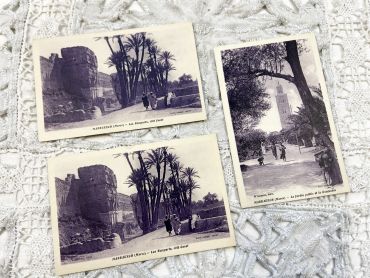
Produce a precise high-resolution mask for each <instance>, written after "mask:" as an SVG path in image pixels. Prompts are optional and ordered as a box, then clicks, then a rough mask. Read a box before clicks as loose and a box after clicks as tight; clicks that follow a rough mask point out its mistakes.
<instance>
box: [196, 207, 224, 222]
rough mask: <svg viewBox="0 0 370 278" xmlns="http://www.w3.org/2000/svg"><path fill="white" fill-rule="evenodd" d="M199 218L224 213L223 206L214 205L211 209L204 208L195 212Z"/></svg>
mask: <svg viewBox="0 0 370 278" xmlns="http://www.w3.org/2000/svg"><path fill="white" fill-rule="evenodd" d="M197 213H198V214H199V216H200V218H201V219H204V218H211V217H216V216H222V215H226V210H225V206H224V205H222V206H219V207H214V208H211V209H204V210H200V211H198V212H197Z"/></svg>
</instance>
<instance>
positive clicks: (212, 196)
mask: <svg viewBox="0 0 370 278" xmlns="http://www.w3.org/2000/svg"><path fill="white" fill-rule="evenodd" d="M203 202H204V206H208V205H212V204H215V203H217V202H218V197H217V194H216V193H211V192H208V194H207V195H205V196H204V197H203Z"/></svg>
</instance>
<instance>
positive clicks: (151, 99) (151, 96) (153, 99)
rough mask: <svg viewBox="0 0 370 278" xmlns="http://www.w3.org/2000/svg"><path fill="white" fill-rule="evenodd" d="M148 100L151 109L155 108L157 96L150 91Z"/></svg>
mask: <svg viewBox="0 0 370 278" xmlns="http://www.w3.org/2000/svg"><path fill="white" fill-rule="evenodd" d="M149 102H150V107H152V109H153V110H155V109H157V96H156V95H155V93H153V92H151V93H150V94H149Z"/></svg>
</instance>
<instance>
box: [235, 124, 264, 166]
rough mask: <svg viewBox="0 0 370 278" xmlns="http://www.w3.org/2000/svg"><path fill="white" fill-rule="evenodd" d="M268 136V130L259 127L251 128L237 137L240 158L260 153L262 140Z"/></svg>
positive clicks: (247, 157) (251, 156)
mask: <svg viewBox="0 0 370 278" xmlns="http://www.w3.org/2000/svg"><path fill="white" fill-rule="evenodd" d="M266 138H267V134H266V132H264V131H262V130H259V129H251V130H249V131H246V132H244V133H242V134H240V135H238V136H236V137H235V139H236V144H237V146H238V148H237V149H238V155H239V158H240V159H249V158H253V157H254V156H256V155H259V152H260V150H261V142H264V141H265V140H266Z"/></svg>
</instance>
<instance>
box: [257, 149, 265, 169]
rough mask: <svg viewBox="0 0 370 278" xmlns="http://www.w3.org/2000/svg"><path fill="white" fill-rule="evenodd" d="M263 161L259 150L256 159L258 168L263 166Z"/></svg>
mask: <svg viewBox="0 0 370 278" xmlns="http://www.w3.org/2000/svg"><path fill="white" fill-rule="evenodd" d="M264 159H265V158H264V157H263V152H262V150H260V151H259V153H258V158H257V161H258V163H259V165H260V166H262V165H265V163H264V162H263V160H264Z"/></svg>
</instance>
